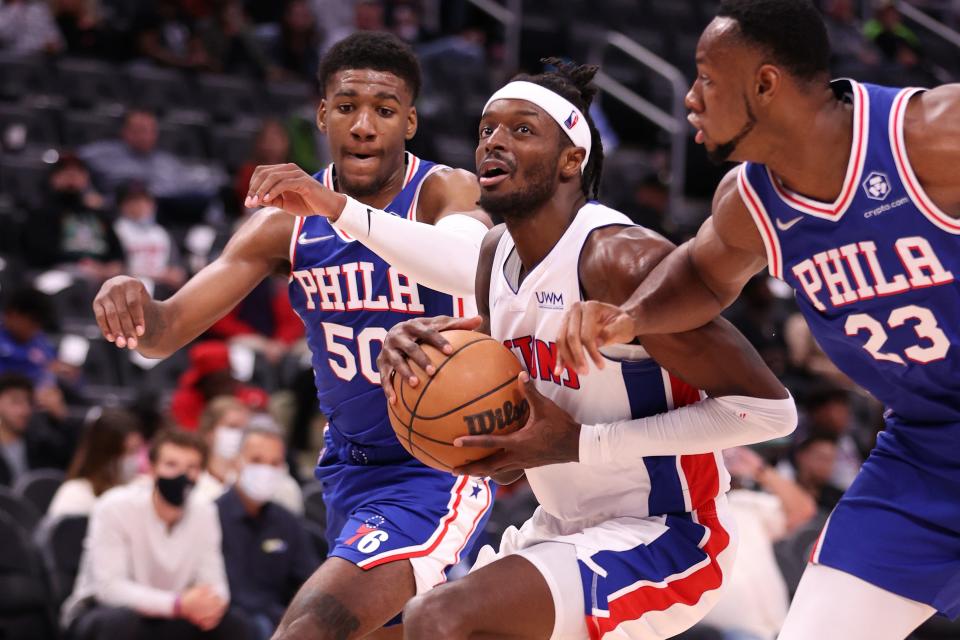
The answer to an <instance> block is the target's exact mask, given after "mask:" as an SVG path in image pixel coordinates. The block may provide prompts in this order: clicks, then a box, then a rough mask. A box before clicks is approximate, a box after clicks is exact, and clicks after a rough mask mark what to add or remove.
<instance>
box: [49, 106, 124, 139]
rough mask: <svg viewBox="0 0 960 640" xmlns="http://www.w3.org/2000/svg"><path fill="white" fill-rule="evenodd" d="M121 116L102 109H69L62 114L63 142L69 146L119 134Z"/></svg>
mask: <svg viewBox="0 0 960 640" xmlns="http://www.w3.org/2000/svg"><path fill="white" fill-rule="evenodd" d="M121 127H123V116H122V115H120V114H119V113H106V112H102V111H75V110H69V111H67V112H66V113H65V114H64V116H63V142H64V144H65V145H66V146H67V147H69V148H76V147H80V146H83V145H85V144H87V143H89V142H97V141H100V140H113V139H115V138H118V137H119V136H120V129H121Z"/></svg>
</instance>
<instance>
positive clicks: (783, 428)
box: [764, 393, 798, 440]
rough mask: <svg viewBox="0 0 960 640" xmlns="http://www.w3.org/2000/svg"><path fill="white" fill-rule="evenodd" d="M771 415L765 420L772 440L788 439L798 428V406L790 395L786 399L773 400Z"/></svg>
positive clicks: (771, 402)
mask: <svg viewBox="0 0 960 640" xmlns="http://www.w3.org/2000/svg"><path fill="white" fill-rule="evenodd" d="M768 402H769V403H770V415H769V416H767V417H766V418H765V420H764V422H765V424H766V426H767V428H768V430H769V432H770V440H775V439H777V438H786V437H787V436H789V435H790V434H791V433H793V432H794V431H795V430H796V428H797V422H798V416H797V404H796V402H794V400H793V396H792V395H790V394H789V393H788V394H787V397H786V398H783V399H780V400H771V401H768Z"/></svg>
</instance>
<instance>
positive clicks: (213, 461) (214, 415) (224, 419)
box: [195, 396, 303, 515]
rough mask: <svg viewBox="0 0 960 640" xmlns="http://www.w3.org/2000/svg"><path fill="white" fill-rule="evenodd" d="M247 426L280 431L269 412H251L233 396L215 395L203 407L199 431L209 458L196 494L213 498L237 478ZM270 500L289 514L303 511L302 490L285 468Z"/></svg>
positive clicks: (300, 513) (217, 496) (208, 498)
mask: <svg viewBox="0 0 960 640" xmlns="http://www.w3.org/2000/svg"><path fill="white" fill-rule="evenodd" d="M249 428H257V429H267V430H270V431H275V432H277V433H281V430H280V427H279V426H278V425H277V422H276V421H275V420H274V419H273V418H272V417H271V416H270V415H269V414H266V413H259V414H252V413H251V412H250V410H249V409H248V408H247V407H246V406H245V405H244V404H243V403H242V402H240V401H239V400H237V399H236V398H234V397H232V396H221V397H218V398H214V399H213V400H211V401H210V403H209V404H208V405H207V408H206V409H204V412H203V414H202V415H201V416H200V428H199V433H200V437H201V438H203V439H204V442H206V443H207V446H208V447H209V448H210V459H209V462H208V463H207V467H206V470H205V471H204V473H203V474H201V476H200V480H199V481H198V482H197V487H196V490H195V494H197V495H198V497H202V498H203V499H207V500H211V501H212V500H216V499H217V498H219V497H220V496H221V495H222V494H223V492H224V491H226V490H227V489H228V488H229V487H230V486H231V485H232V484H234V483H235V482H236V481H237V477H238V472H239V466H240V464H241V460H240V443H241V441H242V440H243V434H244V431H245V430H247V429H249ZM271 499H272V500H273V501H274V502H276V503H277V504H280V505H283V507H284V508H285V509H287V510H288V511H291V512H292V513H295V514H297V515H302V514H303V493H302V492H301V490H300V485H299V484H297V481H296V480H295V479H294V478H293V477H292V476H291V475H290V473H289V471H288V470H287V469H286V467H285V468H284V474H283V475H282V477H281V478H280V480H279V481H278V485H277V487H276V493H275V494H274V495H273V496H271Z"/></svg>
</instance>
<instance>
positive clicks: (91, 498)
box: [47, 409, 144, 518]
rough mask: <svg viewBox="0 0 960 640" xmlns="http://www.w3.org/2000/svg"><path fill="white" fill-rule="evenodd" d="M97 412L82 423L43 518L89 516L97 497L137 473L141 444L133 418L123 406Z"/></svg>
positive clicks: (137, 424)
mask: <svg viewBox="0 0 960 640" xmlns="http://www.w3.org/2000/svg"><path fill="white" fill-rule="evenodd" d="M97 412H98V413H99V415H96V416H95V417H94V419H93V420H89V421H88V422H87V424H86V425H85V428H84V431H83V434H82V435H81V436H80V443H79V445H78V446H77V452H76V453H75V454H74V456H73V461H72V462H71V463H70V467H69V469H68V470H67V480H66V482H64V483H63V484H62V485H60V488H59V489H57V492H56V494H54V496H53V500H52V501H51V502H50V506H49V507H48V508H47V518H56V517H58V516H63V515H90V512H91V511H92V510H93V505H94V504H95V502H96V500H97V498H99V497H100V496H101V495H103V494H104V493H105V492H106V491H107V490H109V489H112V488H114V487H117V486H120V485H122V484H126V483H127V482H129V481H130V480H133V479H134V478H135V477H136V476H137V475H138V474H139V473H140V464H141V457H140V456H141V452H142V449H143V445H144V443H143V437H142V436H141V435H140V430H139V428H140V425H139V423H138V422H137V419H136V417H134V415H133V414H131V413H130V412H128V411H125V410H123V409H103V410H102V411H99V410H97Z"/></svg>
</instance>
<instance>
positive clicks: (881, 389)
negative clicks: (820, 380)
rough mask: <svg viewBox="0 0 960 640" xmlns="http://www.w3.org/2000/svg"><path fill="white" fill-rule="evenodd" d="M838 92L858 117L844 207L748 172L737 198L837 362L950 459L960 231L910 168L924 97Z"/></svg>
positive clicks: (900, 425) (900, 423)
mask: <svg viewBox="0 0 960 640" xmlns="http://www.w3.org/2000/svg"><path fill="white" fill-rule="evenodd" d="M834 90H835V91H837V92H838V93H841V94H845V95H847V96H848V97H849V100H850V101H851V102H852V110H853V146H852V151H851V154H850V162H849V165H848V166H847V174H846V179H845V181H844V183H843V189H842V190H841V192H840V196H839V197H838V198H837V200H836V201H835V202H832V203H823V202H817V201H814V200H810V199H808V198H805V197H803V196H801V195H799V194H797V193H794V192H792V191H790V190H789V189H787V188H786V187H785V186H784V185H783V184H781V183H780V182H779V180H778V179H777V178H776V177H775V176H774V175H773V174H772V173H771V172H770V171H768V169H767V168H766V167H765V166H763V165H757V164H749V163H748V164H745V165H743V166H742V167H741V170H740V175H739V177H738V179H739V189H740V195H741V197H742V198H743V201H744V203H745V204H746V206H747V209H748V210H749V211H750V213H751V215H752V216H753V218H754V221H755V222H756V224H757V228H758V229H759V230H760V234H761V236H762V237H763V240H764V243H765V245H766V250H767V258H768V261H769V264H770V273H772V274H773V275H774V276H775V277H778V278H781V279H783V280H785V281H786V282H787V283H789V284H790V285H792V286H793V288H794V289H795V291H796V292H797V300H798V302H799V304H800V308H801V310H802V312H803V314H804V316H805V317H806V319H807V323H808V324H809V326H810V330H811V331H812V333H813V335H814V337H815V338H816V339H817V341H818V342H819V343H820V346H821V347H822V348H823V350H824V351H825V352H826V353H827V355H828V356H830V358H831V360H833V362H834V363H835V364H836V365H837V366H838V367H840V369H841V370H842V371H843V372H844V373H846V374H847V375H848V376H850V378H852V379H853V380H854V381H855V382H856V383H857V384H859V385H861V386H863V387H864V388H866V389H867V390H868V391H870V392H871V393H872V394H873V395H874V396H876V397H877V398H878V399H879V400H880V401H881V402H883V403H884V404H885V405H886V406H887V408H888V410H889V411H888V415H887V418H888V420H887V422H888V427H889V429H888V430H889V431H891V434H892V436H893V437H897V433H898V430H900V432H901V434H902V431H903V429H909V430H910V434H911V435H910V440H911V442H913V443H915V444H917V445H919V446H922V447H924V449H925V450H926V451H928V452H936V453H938V454H941V455H951V452H956V451H958V450H960V438H958V436H960V427H958V425H960V282H958V278H960V220H957V219H954V218H952V217H950V216H948V215H947V214H946V213H944V212H943V211H941V210H940V209H938V208H937V206H936V205H935V204H934V203H933V202H932V201H931V200H930V198H929V197H928V196H927V195H926V193H925V192H924V191H923V188H922V187H921V185H920V183H919V181H918V180H917V177H916V175H915V174H914V172H913V169H912V168H911V166H910V161H909V159H908V157H907V152H906V149H905V145H904V135H903V120H904V113H905V112H906V107H907V103H908V102H909V100H910V98H911V96H913V95H915V94H916V93H917V92H918V91H920V90H919V89H892V88H887V87H879V86H872V85H866V84H859V83H855V82H852V81H846V80H844V81H837V82H835V83H834ZM911 151H913V152H914V153H919V151H918V150H911ZM958 175H960V174H958ZM947 425H950V426H949V427H947ZM938 427H946V428H938ZM911 446H912V445H911Z"/></svg>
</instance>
